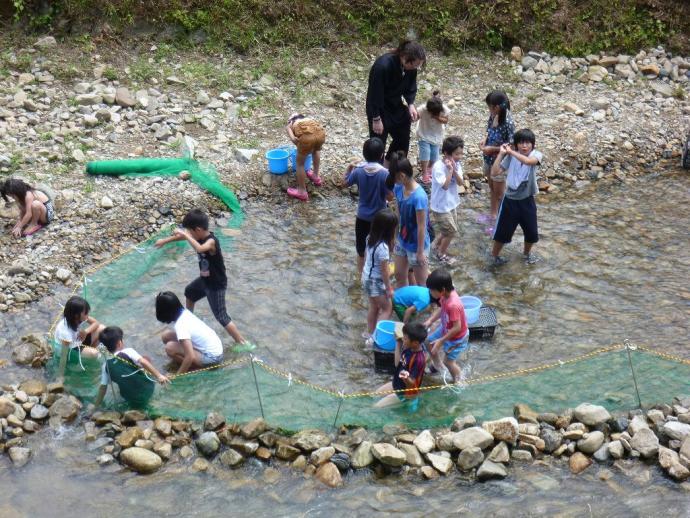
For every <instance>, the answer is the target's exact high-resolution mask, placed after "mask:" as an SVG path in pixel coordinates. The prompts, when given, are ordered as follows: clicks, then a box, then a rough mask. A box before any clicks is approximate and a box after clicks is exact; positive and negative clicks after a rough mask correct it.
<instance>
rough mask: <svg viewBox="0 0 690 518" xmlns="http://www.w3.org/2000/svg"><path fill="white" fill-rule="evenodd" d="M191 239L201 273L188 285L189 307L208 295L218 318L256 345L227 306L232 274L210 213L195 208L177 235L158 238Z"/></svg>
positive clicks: (235, 337)
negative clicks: (210, 226)
mask: <svg viewBox="0 0 690 518" xmlns="http://www.w3.org/2000/svg"><path fill="white" fill-rule="evenodd" d="M185 239H186V240H187V242H188V243H189V244H190V245H191V247H192V248H193V249H194V251H195V252H196V253H197V255H198V257H199V277H198V278H196V279H195V280H193V281H192V282H191V283H189V284H188V285H187V287H186V288H185V289H184V295H185V298H186V299H187V300H186V304H185V305H186V306H187V309H188V310H190V311H194V305H195V304H196V303H197V302H198V301H199V300H201V299H203V298H204V297H206V299H207V300H208V305H209V306H211V311H212V312H213V316H214V317H216V320H218V322H219V323H220V325H222V326H223V327H224V328H225V330H226V331H227V332H228V334H229V335H230V336H231V337H232V339H233V340H235V343H237V344H240V345H242V346H243V347H245V348H253V347H254V346H253V345H252V344H251V343H249V342H248V341H247V340H245V339H244V337H242V335H241V334H240V332H239V330H238V329H237V326H236V325H235V323H234V322H232V320H231V318H230V315H228V312H227V309H226V308H225V291H226V290H227V287H228V277H227V275H226V273H225V263H224V262H223V253H222V252H221V249H220V242H219V241H218V238H217V237H216V236H215V234H214V233H213V232H211V231H209V229H208V216H207V215H206V214H205V213H204V212H203V211H201V210H199V209H193V210H191V211H189V212H188V213H187V215H186V216H185V217H184V219H183V220H182V228H176V229H175V230H174V231H173V235H172V236H170V237H164V238H162V239H159V240H158V241H156V243H155V246H156V248H160V247H162V246H164V245H166V244H167V243H171V242H173V241H182V240H185Z"/></svg>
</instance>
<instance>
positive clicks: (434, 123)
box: [417, 90, 450, 184]
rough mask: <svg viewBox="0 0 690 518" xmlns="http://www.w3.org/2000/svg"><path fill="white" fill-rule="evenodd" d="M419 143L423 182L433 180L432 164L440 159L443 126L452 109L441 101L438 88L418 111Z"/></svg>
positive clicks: (426, 182)
mask: <svg viewBox="0 0 690 518" xmlns="http://www.w3.org/2000/svg"><path fill="white" fill-rule="evenodd" d="M417 113H418V114H419V122H418V124H417V145H418V147H419V167H420V169H421V170H422V183H425V184H428V183H429V182H430V181H431V166H432V165H433V164H434V162H436V160H438V151H439V148H440V147H441V143H442V142H443V126H444V125H445V124H447V123H448V115H450V109H448V107H447V106H446V105H444V104H443V101H441V97H440V95H439V91H438V90H434V93H433V96H432V98H431V99H429V100H428V101H427V102H426V105H425V106H422V107H421V108H420V109H419V110H418V112H417Z"/></svg>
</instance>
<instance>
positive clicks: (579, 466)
mask: <svg viewBox="0 0 690 518" xmlns="http://www.w3.org/2000/svg"><path fill="white" fill-rule="evenodd" d="M568 465H569V466H570V471H572V472H573V473H575V474H576V475H578V474H580V473H582V472H583V471H584V470H586V469H587V468H588V467H590V466H591V465H592V459H590V458H589V457H587V456H586V455H584V454H582V453H580V452H579V451H578V452H575V453H573V455H572V456H571V457H570V460H569V461H568Z"/></svg>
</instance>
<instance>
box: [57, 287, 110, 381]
mask: <svg viewBox="0 0 690 518" xmlns="http://www.w3.org/2000/svg"><path fill="white" fill-rule="evenodd" d="M89 311H91V306H90V305H89V303H88V302H87V301H86V299H84V298H82V297H79V296H77V295H74V296H72V297H70V298H69V299H67V302H66V303H65V309H64V310H63V312H62V315H63V318H62V319H61V320H60V321H59V322H58V324H57V326H56V327H55V335H54V339H55V342H56V343H58V344H59V345H60V366H59V370H58V379H63V377H64V375H65V367H66V366H67V359H68V357H69V356H70V355H71V354H72V352H73V351H74V352H75V354H76V355H78V356H75V357H78V358H79V361H81V357H84V358H98V354H99V353H98V349H97V348H96V347H97V345H98V341H99V334H100V332H101V331H103V329H105V326H104V325H102V324H100V323H99V322H98V320H96V319H95V318H93V317H90V316H89Z"/></svg>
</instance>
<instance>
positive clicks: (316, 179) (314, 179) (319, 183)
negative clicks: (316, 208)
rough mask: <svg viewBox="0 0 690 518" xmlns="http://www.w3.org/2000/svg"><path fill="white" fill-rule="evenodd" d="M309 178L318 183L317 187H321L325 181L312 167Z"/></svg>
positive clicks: (308, 173)
mask: <svg viewBox="0 0 690 518" xmlns="http://www.w3.org/2000/svg"><path fill="white" fill-rule="evenodd" d="M307 178H309V179H310V180H311V183H313V184H314V185H316V186H317V187H321V184H322V183H323V180H322V179H321V177H320V176H317V175H315V174H314V171H312V170H311V169H310V170H309V171H307Z"/></svg>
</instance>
